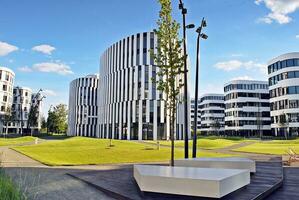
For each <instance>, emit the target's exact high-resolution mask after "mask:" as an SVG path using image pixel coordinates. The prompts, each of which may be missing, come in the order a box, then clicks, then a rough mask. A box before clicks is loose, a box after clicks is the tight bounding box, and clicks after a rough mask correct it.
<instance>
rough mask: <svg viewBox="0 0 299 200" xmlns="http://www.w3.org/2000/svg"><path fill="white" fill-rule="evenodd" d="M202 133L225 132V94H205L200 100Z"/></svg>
mask: <svg viewBox="0 0 299 200" xmlns="http://www.w3.org/2000/svg"><path fill="white" fill-rule="evenodd" d="M199 102H200V103H199V109H200V112H201V114H200V118H201V119H200V121H201V126H200V133H201V134H203V135H208V134H224V96H223V94H204V95H202V96H201V97H200V100H199Z"/></svg>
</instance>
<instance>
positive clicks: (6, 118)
mask: <svg viewBox="0 0 299 200" xmlns="http://www.w3.org/2000/svg"><path fill="white" fill-rule="evenodd" d="M14 120H15V113H13V112H11V109H10V108H7V110H6V113H5V115H4V116H3V121H4V123H5V135H7V134H8V124H9V123H10V122H13V121H14Z"/></svg>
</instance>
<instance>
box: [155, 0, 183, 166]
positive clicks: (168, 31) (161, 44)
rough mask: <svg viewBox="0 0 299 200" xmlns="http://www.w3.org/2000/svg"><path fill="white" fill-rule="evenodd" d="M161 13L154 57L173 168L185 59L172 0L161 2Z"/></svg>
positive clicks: (162, 0)
mask: <svg viewBox="0 0 299 200" xmlns="http://www.w3.org/2000/svg"><path fill="white" fill-rule="evenodd" d="M159 3H160V5H161V10H160V14H159V19H158V22H157V25H158V30H155V34H156V35H157V47H156V51H155V52H153V58H154V60H155V63H156V65H157V66H158V68H159V72H158V73H157V75H158V76H159V78H158V80H157V81H156V83H157V89H158V90H160V91H161V92H163V93H164V95H165V97H163V100H164V102H165V107H166V111H167V112H166V113H167V114H168V116H169V118H170V139H171V166H173V165H174V132H175V123H176V111H177V104H178V102H179V94H180V90H181V88H182V87H183V86H184V84H183V80H182V78H181V77H182V75H183V73H184V71H183V70H182V68H183V66H184V56H183V54H182V48H181V44H182V40H180V39H179V34H178V31H179V28H180V26H179V23H177V22H176V21H175V20H174V19H173V18H172V8H171V0H159Z"/></svg>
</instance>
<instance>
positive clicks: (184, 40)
mask: <svg viewBox="0 0 299 200" xmlns="http://www.w3.org/2000/svg"><path fill="white" fill-rule="evenodd" d="M179 9H180V10H181V11H182V16H183V45H184V136H185V137H184V146H185V158H188V157H189V146H188V142H189V141H188V131H190V130H188V75H187V73H188V68H187V49H186V46H187V45H186V29H192V28H194V24H189V25H187V26H186V14H187V9H186V8H185V7H184V4H183V1H182V0H180V3H179Z"/></svg>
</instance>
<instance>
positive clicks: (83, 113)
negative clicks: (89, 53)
mask: <svg viewBox="0 0 299 200" xmlns="http://www.w3.org/2000/svg"><path fill="white" fill-rule="evenodd" d="M98 84H99V76H98V75H88V76H85V77H81V78H77V79H75V80H73V81H72V82H71V83H70V90H69V110H68V131H67V134H68V135H69V136H87V137H97V136H98V135H97V121H98V118H97V114H98V106H97V102H98Z"/></svg>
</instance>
